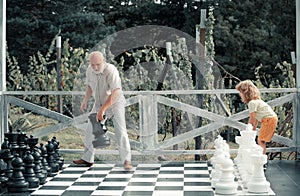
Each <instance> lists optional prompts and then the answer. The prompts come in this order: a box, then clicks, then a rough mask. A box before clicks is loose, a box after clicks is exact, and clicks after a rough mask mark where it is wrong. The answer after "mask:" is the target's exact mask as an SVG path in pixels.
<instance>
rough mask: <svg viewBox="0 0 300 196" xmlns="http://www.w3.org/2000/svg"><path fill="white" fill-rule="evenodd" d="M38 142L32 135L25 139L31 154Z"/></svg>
mask: <svg viewBox="0 0 300 196" xmlns="http://www.w3.org/2000/svg"><path fill="white" fill-rule="evenodd" d="M38 142H39V138H37V137H33V136H32V135H30V136H29V138H27V145H28V146H29V148H30V151H31V152H33V149H34V148H35V147H36V145H37V143H38Z"/></svg>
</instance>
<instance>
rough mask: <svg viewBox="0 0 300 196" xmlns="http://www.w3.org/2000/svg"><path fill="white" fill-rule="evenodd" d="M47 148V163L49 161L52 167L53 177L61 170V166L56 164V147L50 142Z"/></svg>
mask: <svg viewBox="0 0 300 196" xmlns="http://www.w3.org/2000/svg"><path fill="white" fill-rule="evenodd" d="M45 147H46V149H47V152H48V159H47V161H48V164H49V166H50V167H51V170H52V174H51V175H54V174H55V173H57V172H58V170H59V165H58V164H57V163H56V160H55V159H54V146H53V144H52V142H51V141H48V144H46V146H45Z"/></svg>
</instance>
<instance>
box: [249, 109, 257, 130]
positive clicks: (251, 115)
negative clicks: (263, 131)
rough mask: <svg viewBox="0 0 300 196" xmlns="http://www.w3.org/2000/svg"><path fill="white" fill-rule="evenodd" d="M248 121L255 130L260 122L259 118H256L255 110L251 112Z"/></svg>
mask: <svg viewBox="0 0 300 196" xmlns="http://www.w3.org/2000/svg"><path fill="white" fill-rule="evenodd" d="M248 123H249V124H251V125H252V126H253V130H254V131H255V130H256V128H257V124H258V120H257V119H256V118H255V112H251V113H250V117H249V121H248Z"/></svg>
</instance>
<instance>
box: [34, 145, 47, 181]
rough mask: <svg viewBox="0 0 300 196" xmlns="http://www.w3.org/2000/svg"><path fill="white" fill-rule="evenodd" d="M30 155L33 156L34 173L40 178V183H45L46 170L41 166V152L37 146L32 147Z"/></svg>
mask: <svg viewBox="0 0 300 196" xmlns="http://www.w3.org/2000/svg"><path fill="white" fill-rule="evenodd" d="M32 156H33V157H34V167H33V170H34V173H35V175H36V177H37V178H39V179H40V184H45V183H46V179H47V171H45V170H44V168H42V167H41V154H40V153H39V149H38V148H33V151H32Z"/></svg>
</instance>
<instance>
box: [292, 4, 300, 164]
mask: <svg viewBox="0 0 300 196" xmlns="http://www.w3.org/2000/svg"><path fill="white" fill-rule="evenodd" d="M296 88H297V95H296V98H295V107H294V129H293V132H294V133H293V136H294V137H293V141H294V144H295V146H296V147H297V151H298V159H300V121H299V117H300V1H299V0H296Z"/></svg>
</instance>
